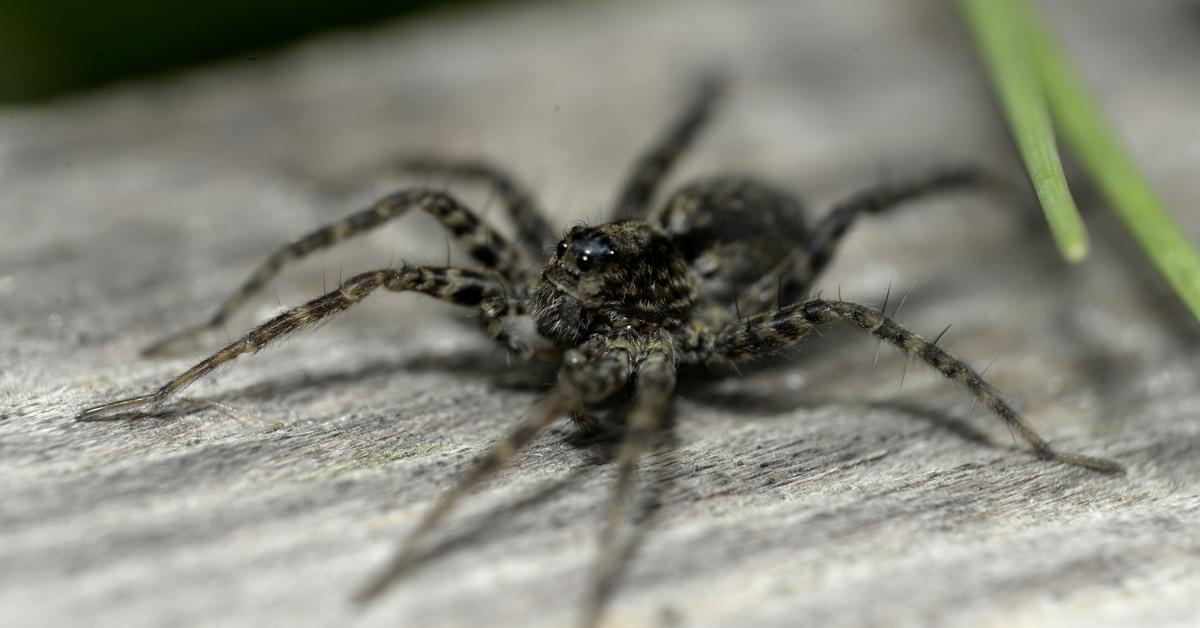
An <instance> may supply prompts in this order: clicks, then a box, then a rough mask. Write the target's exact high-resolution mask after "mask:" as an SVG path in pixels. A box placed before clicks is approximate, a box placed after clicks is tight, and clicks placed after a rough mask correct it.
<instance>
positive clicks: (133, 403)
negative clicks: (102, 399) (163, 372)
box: [75, 394, 160, 421]
mask: <svg viewBox="0 0 1200 628" xmlns="http://www.w3.org/2000/svg"><path fill="white" fill-rule="evenodd" d="M159 401H160V399H159V398H158V395H155V394H150V395H141V396H139V397H130V398H128V399H121V400H119V401H113V402H110V403H105V404H101V405H98V406H93V407H91V408H87V409H85V410H83V411H82V412H80V413H79V414H77V415H75V420H76V421H104V420H109V419H114V418H117V417H119V416H121V415H123V414H125V411H126V410H131V409H134V408H142V407H145V406H154V405H157V404H158V403H159Z"/></svg>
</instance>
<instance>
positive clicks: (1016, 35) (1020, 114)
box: [959, 0, 1088, 262]
mask: <svg viewBox="0 0 1200 628" xmlns="http://www.w3.org/2000/svg"><path fill="white" fill-rule="evenodd" d="M1015 1H1016V0H1013V2H1011V3H1010V1H1009V0H960V2H959V6H960V8H961V9H962V13H963V15H964V16H965V17H966V21H967V24H968V26H969V27H970V29H971V33H972V35H973V37H974V39H975V42H976V47H977V48H978V49H979V51H980V54H981V55H982V57H983V61H984V65H985V66H986V67H987V69H988V74H989V75H990V76H991V79H992V85H993V86H994V87H995V89H996V92H997V95H998V96H999V98H1000V104H1001V107H1002V109H1003V110H1004V115H1005V117H1006V118H1007V120H1008V125H1009V127H1010V128H1011V129H1012V133H1013V137H1014V139H1015V140H1016V144H1017V150H1018V151H1019V152H1020V153H1021V159H1022V160H1024V162H1025V169H1026V170H1027V171H1028V173H1029V178H1030V181H1032V182H1033V189H1034V191H1035V192H1037V196H1038V201H1039V202H1040V203H1041V205H1042V210H1043V211H1044V212H1045V213H1046V221H1047V222H1048V223H1049V224H1050V231H1051V233H1053V234H1054V240H1055V242H1057V243H1058V248H1059V250H1060V251H1061V252H1062V254H1063V257H1065V258H1066V259H1067V260H1069V261H1072V262H1077V261H1080V260H1082V259H1083V258H1085V257H1087V253H1088V239H1087V232H1086V231H1085V230H1084V227H1083V220H1082V219H1080V217H1079V212H1078V211H1077V210H1076V209H1075V201H1074V199H1072V198H1071V192H1070V190H1069V189H1068V188H1067V179H1066V176H1065V175H1064V174H1063V169H1062V162H1061V161H1060V160H1059V157H1058V149H1057V146H1056V145H1055V142H1054V128H1053V127H1052V126H1051V120H1050V113H1049V111H1048V109H1047V107H1046V101H1045V99H1044V98H1043V96H1042V90H1041V85H1040V83H1039V80H1038V78H1039V77H1038V73H1037V71H1036V69H1035V68H1034V66H1033V59H1032V58H1031V55H1030V52H1029V38H1028V36H1027V34H1026V30H1025V28H1024V26H1025V23H1026V21H1025V20H1024V19H1023V18H1022V14H1021V13H1020V8H1019V7H1014V6H1013V5H1014V4H1015Z"/></svg>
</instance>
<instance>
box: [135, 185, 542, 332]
mask: <svg viewBox="0 0 1200 628" xmlns="http://www.w3.org/2000/svg"><path fill="white" fill-rule="evenodd" d="M414 207H417V208H420V209H423V210H425V211H427V212H429V213H430V214H432V215H433V216H434V217H435V218H437V219H438V221H440V222H441V223H442V225H443V226H444V227H445V228H446V229H447V230H449V231H450V232H451V233H452V234H453V235H454V237H455V238H456V239H458V240H459V241H461V242H463V243H464V244H466V245H467V247H468V249H469V250H470V253H471V256H472V257H474V258H475V259H476V260H477V261H479V262H480V263H481V264H483V266H484V267H486V268H489V269H492V270H495V271H497V272H499V273H500V274H501V275H503V276H504V277H505V278H506V279H508V280H510V281H511V280H514V279H515V278H516V277H517V276H518V273H519V268H520V255H519V254H518V252H517V250H516V249H515V248H514V247H513V245H512V244H510V243H509V242H508V241H507V240H506V239H505V238H504V237H503V236H501V235H500V234H499V233H497V232H496V231H495V230H494V229H492V228H491V227H489V226H487V225H486V224H484V223H483V222H481V221H480V220H479V218H477V217H476V216H475V214H474V213H473V212H472V211H471V210H470V209H468V208H467V207H465V206H463V205H462V204H460V203H459V202H458V201H456V200H454V198H453V197H452V196H450V195H448V194H446V193H444V192H439V191H435V190H429V189H420V188H418V189H412V190H405V191H402V192H396V193H394V194H389V195H387V196H385V197H383V198H381V199H379V200H378V201H376V202H375V203H374V204H373V205H372V206H371V207H369V208H367V209H364V210H362V211H359V212H356V213H354V214H351V215H349V216H347V217H345V218H343V219H342V220H339V221H337V222H334V223H331V224H328V225H325V226H324V227H321V228H320V229H317V230H316V231H313V232H311V233H309V234H308V235H306V236H304V237H302V238H300V239H299V240H296V241H295V242H292V243H291V244H288V245H286V246H284V247H282V248H280V249H278V250H276V251H275V252H274V253H272V254H271V255H270V256H269V257H267V261H265V262H263V264H262V265H261V266H259V268H258V270H256V271H255V272H254V274H252V275H251V276H250V278H249V279H247V280H246V282H245V283H243V284H242V286H241V287H240V288H238V290H237V291H236V292H234V293H233V294H231V295H230V296H229V297H228V298H226V299H225V301H224V302H223V303H221V306H220V307H218V308H217V311H216V312H215V313H214V314H213V315H212V316H211V317H210V318H209V319H208V321H206V322H204V323H201V324H199V325H195V326H192V327H188V328H186V329H183V330H181V331H179V332H177V333H174V334H171V335H170V336H167V337H166V338H163V339H161V340H159V341H158V342H155V343H154V344H152V345H150V346H149V347H147V348H146V349H144V350H143V352H142V353H143V354H144V355H156V354H162V353H169V352H170V351H171V350H172V349H174V348H175V347H176V346H177V345H178V343H179V342H181V341H185V340H188V339H190V338H193V337H195V336H196V335H197V334H200V333H202V332H205V331H208V330H211V329H215V328H217V327H220V326H221V324H222V323H224V322H225V321H226V320H227V319H228V318H229V317H230V316H231V315H232V314H233V313H234V312H235V311H237V310H238V308H240V307H241V306H242V305H243V304H245V303H246V301H247V299H249V298H250V297H251V296H253V295H254V294H255V293H257V292H259V291H260V290H262V289H263V287H264V286H266V284H267V282H269V281H270V280H271V278H273V277H274V276H275V275H276V274H278V273H279V271H280V270H281V269H282V268H283V267H284V266H287V265H288V264H291V263H293V262H295V261H297V260H299V259H301V258H304V257H306V256H308V255H309V254H311V253H313V252H315V251H318V250H321V249H325V248H329V247H330V246H333V245H334V244H336V243H338V242H341V241H343V240H345V239H347V238H350V237H353V236H356V235H359V234H361V233H365V232H367V231H370V230H371V229H374V228H375V227H378V226H380V225H382V224H384V223H386V222H387V221H389V220H392V219H394V218H397V217H399V216H402V215H404V214H405V213H406V212H407V211H408V210H409V209H412V208H414Z"/></svg>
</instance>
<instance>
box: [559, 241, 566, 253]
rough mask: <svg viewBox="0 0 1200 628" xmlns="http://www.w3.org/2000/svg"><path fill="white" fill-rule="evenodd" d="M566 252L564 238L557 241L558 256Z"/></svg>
mask: <svg viewBox="0 0 1200 628" xmlns="http://www.w3.org/2000/svg"><path fill="white" fill-rule="evenodd" d="M566 252H567V242H566V241H565V240H564V241H562V242H559V243H558V256H559V257H562V256H563V253H566Z"/></svg>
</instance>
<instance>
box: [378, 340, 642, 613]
mask: <svg viewBox="0 0 1200 628" xmlns="http://www.w3.org/2000/svg"><path fill="white" fill-rule="evenodd" d="M634 352H635V347H633V346H631V344H630V343H626V342H621V341H615V342H613V343H611V344H609V345H608V346H607V348H605V349H604V350H603V352H602V353H600V355H598V356H597V357H596V358H595V359H591V360H589V359H588V358H587V356H586V355H585V354H584V352H582V351H579V350H571V351H568V352H567V354H566V356H565V357H564V359H563V366H562V369H561V370H560V371H559V378H558V386H557V388H556V389H555V390H554V392H552V393H550V395H549V397H548V398H547V399H546V400H545V401H544V402H543V403H542V405H541V407H540V408H538V409H537V410H535V411H534V412H533V413H532V414H531V415H530V416H529V417H528V418H526V419H525V420H524V421H523V422H522V423H520V424H519V425H518V426H517V427H516V428H515V429H514V430H513V431H511V432H509V434H508V435H507V436H506V437H504V438H503V439H502V440H500V442H498V443H496V445H495V447H493V448H492V450H491V452H490V453H488V454H487V455H486V456H484V457H483V458H481V459H480V460H479V461H478V462H476V463H475V466H474V467H473V468H472V469H471V470H470V471H468V472H467V474H466V475H465V476H463V478H462V479H461V480H459V483H458V484H457V485H456V486H455V487H454V488H452V489H450V491H449V492H446V493H443V494H442V496H441V497H440V498H439V499H438V500H437V501H436V502H434V504H433V506H432V507H431V508H430V509H429V510H428V511H426V512H425V515H424V516H423V517H422V518H421V520H420V521H419V522H418V523H417V526H416V527H415V528H413V531H412V532H410V533H409V535H408V538H407V539H406V540H405V542H404V544H403V549H402V550H401V551H399V552H397V553H396V554H395V556H394V557H393V558H392V560H391V561H389V562H388V564H387V565H386V566H385V567H384V568H383V570H381V571H380V572H379V573H377V574H376V575H375V576H374V577H373V578H371V579H370V580H369V581H368V582H367V583H366V585H365V586H363V587H362V588H361V589H359V590H358V591H357V592H356V593H355V594H354V600H355V601H356V602H358V603H360V604H363V603H367V602H370V601H371V600H373V599H375V598H376V597H378V596H379V594H381V593H383V592H384V591H385V590H387V588H388V586H389V585H391V583H392V582H394V581H395V580H396V578H398V577H399V576H400V575H401V574H403V573H404V571H405V569H406V568H407V567H408V566H409V565H411V564H412V562H413V560H414V559H416V558H417V557H419V556H420V554H421V551H422V541H423V540H424V538H425V536H426V535H427V534H428V533H429V532H430V531H431V530H433V529H434V527H435V526H437V524H438V523H439V522H440V521H441V520H442V519H443V518H444V517H445V516H446V515H447V514H448V513H449V512H450V510H451V508H453V507H454V505H455V504H457V503H458V501H459V500H460V499H462V498H463V496H465V495H466V494H467V493H469V492H470V491H471V489H473V488H474V487H475V486H477V485H478V484H479V483H480V482H482V481H483V480H485V479H487V478H488V477H489V476H490V475H492V474H493V473H495V472H496V471H497V470H499V469H500V468H501V467H503V466H504V465H505V464H506V463H507V462H508V461H509V460H511V459H512V457H513V456H515V455H516V454H517V452H518V451H520V449H521V448H522V447H524V446H525V445H527V444H528V443H529V442H530V441H532V440H533V439H534V438H535V437H536V436H537V435H538V434H539V433H541V431H542V430H544V429H545V428H546V427H548V426H549V425H550V424H551V423H553V422H554V420H555V419H557V418H559V417H560V416H561V415H562V413H563V412H564V411H567V410H570V409H573V408H576V407H578V406H580V405H581V404H583V403H589V402H594V401H600V400H603V399H605V398H607V397H609V396H611V395H613V394H615V393H616V392H617V391H619V390H621V388H623V387H624V386H625V383H626V382H627V381H628V379H629V376H630V374H631V372H632V369H633V356H634Z"/></svg>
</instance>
